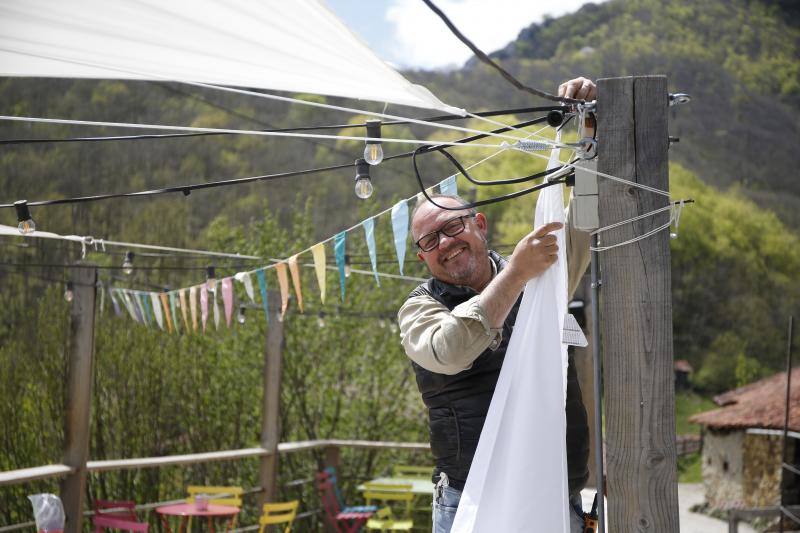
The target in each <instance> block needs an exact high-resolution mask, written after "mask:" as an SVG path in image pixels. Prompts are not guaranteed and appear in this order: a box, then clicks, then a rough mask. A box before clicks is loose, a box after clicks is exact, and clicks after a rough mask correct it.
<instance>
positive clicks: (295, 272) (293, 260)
mask: <svg viewBox="0 0 800 533" xmlns="http://www.w3.org/2000/svg"><path fill="white" fill-rule="evenodd" d="M297 255H298V254H295V255H293V256H292V257H290V258H289V272H290V273H291V274H292V283H293V284H294V294H295V296H297V307H299V308H300V312H301V313H302V312H303V291H302V289H301V288H300V267H298V266H297Z"/></svg>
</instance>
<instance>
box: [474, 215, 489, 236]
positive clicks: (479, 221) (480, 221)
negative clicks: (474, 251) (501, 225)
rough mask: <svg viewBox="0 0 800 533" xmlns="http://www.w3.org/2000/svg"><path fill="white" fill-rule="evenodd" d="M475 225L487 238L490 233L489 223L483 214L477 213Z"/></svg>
mask: <svg viewBox="0 0 800 533" xmlns="http://www.w3.org/2000/svg"><path fill="white" fill-rule="evenodd" d="M475 225H476V226H478V228H479V229H480V230H481V232H482V233H483V235H484V237H485V236H486V234H487V232H488V231H489V222H488V221H487V220H486V216H485V215H484V214H483V213H475Z"/></svg>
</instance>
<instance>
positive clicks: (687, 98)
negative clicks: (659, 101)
mask: <svg viewBox="0 0 800 533" xmlns="http://www.w3.org/2000/svg"><path fill="white" fill-rule="evenodd" d="M691 101H692V96H691V95H690V94H686V93H670V94H669V105H670V107H672V106H675V105H682V104H688V103H689V102H691Z"/></svg>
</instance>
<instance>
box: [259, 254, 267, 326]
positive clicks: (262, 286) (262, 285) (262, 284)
mask: <svg viewBox="0 0 800 533" xmlns="http://www.w3.org/2000/svg"><path fill="white" fill-rule="evenodd" d="M256 278H258V289H259V291H261V305H263V306H264V320H266V321H267V324H269V300H267V278H266V276H264V269H263V268H262V269H260V270H256Z"/></svg>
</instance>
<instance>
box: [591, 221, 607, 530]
mask: <svg viewBox="0 0 800 533" xmlns="http://www.w3.org/2000/svg"><path fill="white" fill-rule="evenodd" d="M597 243H598V238H597V234H595V235H592V249H593V250H595V249H596V248H597ZM599 259H600V257H599V254H598V253H597V252H596V251H593V252H592V263H591V265H592V337H593V338H592V364H593V366H594V434H595V439H594V464H595V469H596V472H595V476H594V478H595V482H596V485H597V494H598V496H597V522H598V532H599V533H605V530H606V520H605V514H606V508H605V485H606V483H605V476H604V475H603V409H602V407H601V405H600V402H601V398H602V394H601V390H602V382H601V372H600V283H601V281H600V278H599V274H598V270H599V268H600V265H599V263H598V262H599Z"/></svg>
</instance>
